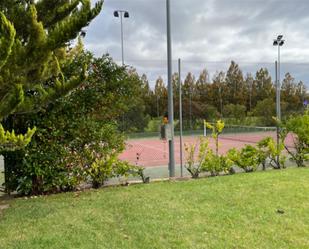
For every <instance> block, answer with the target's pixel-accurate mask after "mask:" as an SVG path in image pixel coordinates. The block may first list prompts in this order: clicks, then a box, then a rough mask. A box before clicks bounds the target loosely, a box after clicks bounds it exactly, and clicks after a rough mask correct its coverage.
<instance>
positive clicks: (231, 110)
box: [223, 104, 246, 122]
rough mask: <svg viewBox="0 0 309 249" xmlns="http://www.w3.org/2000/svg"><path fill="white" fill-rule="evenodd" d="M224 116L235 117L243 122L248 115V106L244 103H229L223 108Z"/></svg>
mask: <svg viewBox="0 0 309 249" xmlns="http://www.w3.org/2000/svg"><path fill="white" fill-rule="evenodd" d="M223 110H224V111H223V116H224V117H229V118H234V119H236V120H238V121H239V122H242V121H243V120H244V119H245V117H246V107H245V106H244V105H234V104H229V105H226V106H224V108H223Z"/></svg>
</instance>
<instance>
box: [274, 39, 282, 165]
mask: <svg viewBox="0 0 309 249" xmlns="http://www.w3.org/2000/svg"><path fill="white" fill-rule="evenodd" d="M282 38H283V35H278V37H277V39H274V42H273V45H274V46H277V47H278V63H277V61H276V63H275V65H276V113H277V119H278V121H280V120H281V106H280V93H281V84H280V47H281V46H283V44H284V40H283V39H282ZM279 138H280V137H279V126H278V125H277V150H278V155H277V166H278V168H280V162H279V159H280V158H279V142H280V141H279Z"/></svg>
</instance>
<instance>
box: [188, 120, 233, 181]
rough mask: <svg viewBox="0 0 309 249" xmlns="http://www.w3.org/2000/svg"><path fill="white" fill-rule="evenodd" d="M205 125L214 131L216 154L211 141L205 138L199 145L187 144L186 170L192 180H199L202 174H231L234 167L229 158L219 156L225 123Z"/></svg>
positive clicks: (201, 139) (201, 138)
mask: <svg viewBox="0 0 309 249" xmlns="http://www.w3.org/2000/svg"><path fill="white" fill-rule="evenodd" d="M205 124H206V126H207V128H209V129H212V137H213V138H214V139H215V141H216V153H214V152H213V150H212V149H211V148H210V147H209V140H208V139H207V138H204V137H200V139H199V143H196V144H189V145H187V144H185V151H186V164H185V168H186V169H187V170H188V172H189V173H190V174H191V176H192V178H198V177H199V175H200V173H202V172H209V173H210V174H211V175H212V176H217V175H219V173H220V172H224V173H227V172H229V170H230V168H231V166H232V161H231V160H230V159H229V158H228V157H226V156H223V155H218V146H219V145H218V137H219V135H220V134H221V133H222V131H223V128H224V123H223V122H222V121H221V120H218V121H217V122H216V123H215V124H214V125H212V124H210V123H208V122H206V121H205ZM196 154H197V155H196Z"/></svg>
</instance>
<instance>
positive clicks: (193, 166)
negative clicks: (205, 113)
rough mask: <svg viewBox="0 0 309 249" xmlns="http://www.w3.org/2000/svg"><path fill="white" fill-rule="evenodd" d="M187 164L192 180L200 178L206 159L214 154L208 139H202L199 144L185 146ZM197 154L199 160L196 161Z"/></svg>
mask: <svg viewBox="0 0 309 249" xmlns="http://www.w3.org/2000/svg"><path fill="white" fill-rule="evenodd" d="M185 152H186V163H185V168H186V169H187V170H188V172H189V173H190V174H191V176H192V178H198V177H199V175H200V173H201V172H202V171H203V165H204V164H205V159H206V158H207V156H208V155H209V154H210V153H212V151H211V149H210V148H209V141H208V139H206V138H203V137H200V139H199V144H198V143H195V144H189V145H187V144H185ZM196 153H197V159H196Z"/></svg>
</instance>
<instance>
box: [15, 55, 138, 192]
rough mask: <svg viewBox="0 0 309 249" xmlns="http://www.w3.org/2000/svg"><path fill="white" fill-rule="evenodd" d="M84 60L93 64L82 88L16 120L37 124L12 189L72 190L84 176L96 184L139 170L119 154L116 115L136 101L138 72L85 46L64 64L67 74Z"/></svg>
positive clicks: (120, 144) (121, 139)
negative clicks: (119, 156)
mask: <svg viewBox="0 0 309 249" xmlns="http://www.w3.org/2000/svg"><path fill="white" fill-rule="evenodd" d="M85 63H87V64H88V65H91V66H89V68H88V70H87V71H88V74H89V76H88V79H87V80H84V81H83V82H82V84H81V86H80V87H79V88H77V89H76V90H75V91H73V92H71V94H70V95H68V96H65V97H62V98H60V99H58V100H57V101H56V102H54V103H51V104H50V105H49V106H48V108H47V110H46V112H39V113H37V114H28V115H19V116H18V118H15V119H14V120H12V123H13V125H16V126H17V127H18V124H22V125H21V126H22V127H23V124H24V123H27V124H29V125H35V126H36V127H37V132H36V135H35V136H34V137H33V141H32V142H31V143H30V144H29V146H28V147H27V148H25V149H24V152H23V153H24V156H22V160H20V162H19V163H18V164H16V163H15V164H16V165H18V166H17V167H18V173H17V174H14V175H13V179H11V182H13V183H14V182H15V183H16V182H17V183H18V184H15V185H14V184H13V185H11V187H12V190H15V189H18V190H19V191H20V192H21V193H26V194H27V193H32V194H33V193H34V194H35V193H45V192H58V191H68V190H72V189H75V188H77V187H78V185H79V184H80V183H82V182H88V181H90V182H91V183H92V184H93V186H95V187H98V186H100V185H102V184H103V183H104V181H105V180H106V179H107V178H110V177H113V176H115V175H120V174H127V173H128V172H131V173H130V174H133V173H132V172H133V171H134V172H135V171H136V173H134V174H136V175H137V174H138V173H140V172H139V171H138V170H137V169H134V170H132V168H131V167H127V166H128V165H127V164H126V163H123V162H119V161H118V160H116V158H117V156H118V155H119V153H120V152H121V151H122V150H123V149H124V136H123V135H122V134H121V133H120V132H119V124H118V123H117V121H116V120H117V119H118V118H120V117H121V116H122V114H123V113H124V112H125V111H127V110H128V108H130V106H131V105H132V104H134V101H131V99H130V98H131V96H134V95H135V93H136V91H138V86H139V84H140V81H139V77H137V75H136V74H132V73H130V72H128V71H127V70H126V69H125V68H123V67H120V66H118V65H117V64H115V63H114V62H113V61H112V59H111V58H110V57H108V56H103V57H102V58H93V57H92V55H91V54H89V53H84V52H80V53H76V54H75V56H74V57H73V59H72V63H69V64H68V65H67V67H64V73H65V75H70V74H71V72H74V71H75V70H76V69H78V68H80V65H83V64H85ZM132 102H133V103H132ZM76 107H78V108H76ZM14 179H15V180H14ZM29 187H30V188H29Z"/></svg>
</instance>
